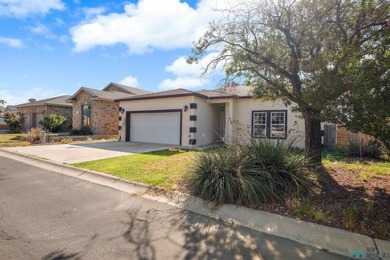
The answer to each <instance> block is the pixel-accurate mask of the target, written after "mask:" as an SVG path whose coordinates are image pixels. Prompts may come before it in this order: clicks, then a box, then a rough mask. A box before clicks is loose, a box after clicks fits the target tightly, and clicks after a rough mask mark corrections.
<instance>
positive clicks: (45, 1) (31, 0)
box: [0, 0, 65, 18]
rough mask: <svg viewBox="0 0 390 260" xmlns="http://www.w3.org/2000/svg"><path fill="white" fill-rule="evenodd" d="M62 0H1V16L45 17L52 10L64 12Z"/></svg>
mask: <svg viewBox="0 0 390 260" xmlns="http://www.w3.org/2000/svg"><path fill="white" fill-rule="evenodd" d="M64 8H65V5H64V3H62V2H61V0H0V16H15V17H17V18H22V17H26V16H30V15H35V14H40V15H45V14H47V13H48V12H50V11H51V10H63V9H64Z"/></svg>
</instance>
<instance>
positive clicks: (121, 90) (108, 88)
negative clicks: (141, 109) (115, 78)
mask: <svg viewBox="0 0 390 260" xmlns="http://www.w3.org/2000/svg"><path fill="white" fill-rule="evenodd" d="M104 91H117V92H122V93H129V92H127V91H124V90H123V89H122V88H119V87H117V86H115V85H110V86H108V87H107V88H105V89H104Z"/></svg>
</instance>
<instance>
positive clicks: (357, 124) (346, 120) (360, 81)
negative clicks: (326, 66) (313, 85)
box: [325, 22, 390, 155]
mask: <svg viewBox="0 0 390 260" xmlns="http://www.w3.org/2000/svg"><path fill="white" fill-rule="evenodd" d="M389 46H390V22H388V24H387V26H386V30H384V31H382V33H381V34H378V35H376V37H373V38H372V39H371V40H370V41H369V44H365V45H362V46H359V53H360V55H353V56H350V57H349V59H347V61H348V62H346V63H345V66H344V70H345V71H348V73H343V75H341V76H340V77H339V78H338V81H339V84H348V88H349V90H348V91H347V92H345V93H344V94H343V95H341V96H340V97H339V98H338V99H337V100H335V102H334V104H333V105H331V106H329V109H328V110H327V111H326V113H325V115H326V116H327V117H328V118H329V119H331V120H335V121H336V122H338V123H341V124H343V125H345V126H346V127H347V128H348V129H350V130H352V131H356V132H358V131H360V132H363V133H365V134H369V135H371V136H373V137H375V139H376V140H378V141H380V142H381V143H382V144H383V146H384V147H385V148H386V150H387V154H389V155H390V49H389ZM344 88H345V89H347V87H344Z"/></svg>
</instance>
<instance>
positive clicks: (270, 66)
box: [189, 0, 389, 162]
mask: <svg viewBox="0 0 390 260" xmlns="http://www.w3.org/2000/svg"><path fill="white" fill-rule="evenodd" d="M228 2H229V1H228ZM233 2H235V3H234V4H233ZM230 3H231V4H230V5H228V6H227V7H226V8H224V9H220V10H216V11H217V12H220V13H221V14H222V18H221V19H220V20H219V21H215V22H213V23H211V24H210V27H209V29H208V31H207V32H206V33H205V34H204V35H203V37H201V38H200V39H199V41H198V42H197V43H195V46H194V48H193V52H194V55H193V57H191V58H190V59H189V62H196V61H197V60H198V59H199V58H201V57H202V56H203V55H205V54H207V53H208V51H209V50H215V49H217V50H221V51H220V53H219V55H218V56H217V57H216V58H215V59H213V60H212V61H211V62H210V63H209V64H208V66H207V67H206V69H205V73H207V72H210V71H213V69H215V68H216V67H217V66H220V65H221V64H222V65H223V66H224V67H225V71H226V80H227V81H230V80H234V79H236V78H245V79H246V84H247V85H249V86H253V87H254V93H255V95H256V97H259V98H267V99H282V100H284V101H285V102H286V103H287V104H290V105H292V106H293V107H294V108H295V109H296V110H297V111H299V112H301V114H302V116H303V118H304V120H305V150H306V152H307V156H308V157H309V158H311V160H312V161H313V162H320V161H321V131H320V130H321V127H320V122H321V118H322V116H323V112H324V110H326V109H327V108H329V106H330V104H331V105H334V100H337V99H339V97H340V96H342V95H343V93H345V92H346V91H347V90H348V84H337V81H338V78H339V76H340V73H345V72H347V71H346V70H344V69H343V68H344V67H345V64H346V59H348V58H349V57H350V56H351V55H357V53H359V46H361V45H362V44H365V42H369V41H370V40H371V39H372V37H373V36H375V35H376V34H378V33H380V32H381V31H383V30H384V25H385V24H386V16H387V15H388V11H389V3H388V1H380V0H363V1H356V0H263V1H256V0H253V1H252V0H247V1H231V2H230ZM340 66H341V67H342V68H340Z"/></svg>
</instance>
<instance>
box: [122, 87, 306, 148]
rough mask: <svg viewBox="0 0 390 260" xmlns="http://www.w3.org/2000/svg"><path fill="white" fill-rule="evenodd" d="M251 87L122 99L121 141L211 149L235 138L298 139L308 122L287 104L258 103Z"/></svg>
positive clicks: (176, 92)
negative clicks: (219, 143) (215, 144)
mask: <svg viewBox="0 0 390 260" xmlns="http://www.w3.org/2000/svg"><path fill="white" fill-rule="evenodd" d="M250 90H251V88H250V87H244V86H237V87H227V88H224V89H217V90H202V91H189V90H185V89H175V90H169V91H162V92H156V93H149V94H144V95H137V96H131V97H126V98H121V99H117V101H118V102H119V111H120V112H119V129H120V132H119V135H120V140H122V141H127V142H128V141H131V142H149V143H162V144H172V145H178V146H184V147H193V146H206V145H210V144H214V143H217V142H219V141H225V142H226V141H227V142H231V141H232V140H233V139H234V138H240V137H243V138H245V137H248V136H249V135H251V136H253V137H255V138H270V139H283V140H284V139H297V140H298V141H300V143H299V144H297V145H299V146H303V144H304V142H303V136H304V121H303V119H302V118H300V116H299V114H298V113H295V112H293V111H292V110H291V107H288V106H286V105H285V104H284V103H283V102H273V101H260V100H255V99H253V96H252V95H251V92H250Z"/></svg>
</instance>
